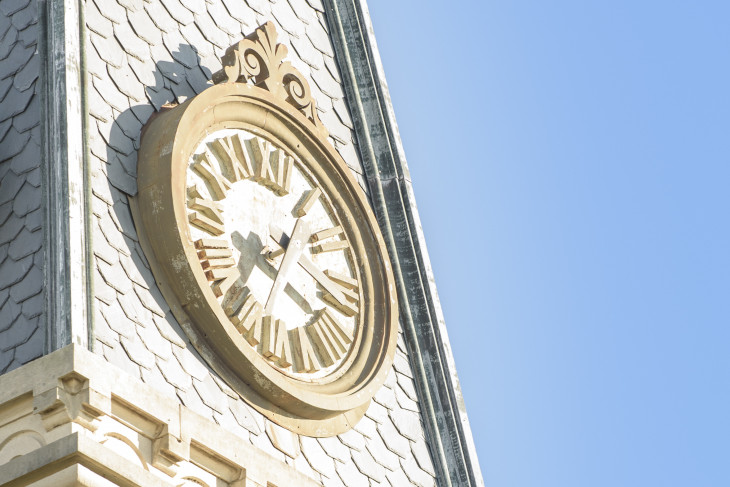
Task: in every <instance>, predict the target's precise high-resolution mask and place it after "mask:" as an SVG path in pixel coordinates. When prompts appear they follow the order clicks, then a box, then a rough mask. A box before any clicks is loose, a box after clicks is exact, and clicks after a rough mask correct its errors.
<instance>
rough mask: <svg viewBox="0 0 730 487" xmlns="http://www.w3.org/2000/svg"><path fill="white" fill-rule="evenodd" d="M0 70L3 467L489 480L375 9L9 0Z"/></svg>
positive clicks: (279, 1)
mask: <svg viewBox="0 0 730 487" xmlns="http://www.w3.org/2000/svg"><path fill="white" fill-rule="evenodd" d="M0 59H2V61H0V484H2V485H13V486H41V485H69V486H71V485H74V486H75V485H90V486H91V485H94V486H96V485H100V486H101V485H104V486H107V485H119V486H150V485H160V486H186V487H190V486H196V487H197V486H200V485H203V486H209V487H213V486H223V485H230V486H239V487H243V486H250V487H271V486H274V487H284V486H290V485H297V486H299V485H302V486H359V485H363V486H370V485H391V486H398V487H401V486H411V485H412V486H421V487H425V486H432V485H438V486H457V485H458V486H462V485H464V486H478V485H482V484H483V482H482V479H481V473H480V470H479V465H478V461H477V458H476V453H475V450H474V445H473V441H472V437H471V431H470V429H469V424H468V421H467V417H466V411H465V409H464V404H463V401H462V399H461V394H460V390H459V387H458V380H457V379H456V371H455V368H454V363H453V358H452V356H451V350H450V347H449V344H448V338H447V335H446V328H445V325H444V322H443V317H442V314H441V310H440V306H439V303H438V296H437V294H436V290H435V286H434V281H433V276H432V273H431V269H430V264H429V261H428V255H427V253H426V248H425V242H424V238H423V235H422V232H421V228H420V223H419V220H418V213H417V210H416V207H415V200H414V198H413V191H412V187H411V184H410V180H409V176H408V170H407V165H406V161H405V158H404V156H403V151H402V147H401V144H400V140H399V138H398V135H397V127H396V124H395V118H394V116H393V112H392V107H391V106H390V103H389V97H388V93H387V86H386V84H385V79H384V76H383V71H382V66H381V65H380V63H379V56H378V53H377V47H376V45H375V41H374V38H373V34H372V28H371V27H370V20H369V16H368V12H367V6H366V5H365V2H364V0H324V1H320V0H276V1H274V0H271V1H269V0H256V1H253V0H245V1H244V0H206V1H204V0H81V1H80V2H79V1H70V0H17V1H16V0H3V1H2V2H0Z"/></svg>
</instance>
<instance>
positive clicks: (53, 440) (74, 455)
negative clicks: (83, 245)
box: [0, 345, 320, 487]
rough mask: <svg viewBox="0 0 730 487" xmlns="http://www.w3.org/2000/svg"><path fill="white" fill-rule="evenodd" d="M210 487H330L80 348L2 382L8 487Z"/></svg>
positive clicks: (0, 480)
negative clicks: (94, 486)
mask: <svg viewBox="0 0 730 487" xmlns="http://www.w3.org/2000/svg"><path fill="white" fill-rule="evenodd" d="M11 455H14V456H13V457H11ZM51 477H53V480H51ZM69 479H71V480H69ZM41 481H42V482H41ZM38 482H41V483H38ZM201 484H202V485H209V486H211V487H212V486H213V485H216V486H217V485H230V486H235V487H259V486H276V487H283V486H286V485H297V486H312V487H314V486H319V485H320V484H319V483H317V482H315V481H314V480H312V479H311V478H309V477H307V476H305V475H303V474H302V473H300V472H298V471H296V470H295V469H294V468H293V467H291V466H289V465H287V464H286V463H284V462H282V461H280V460H278V459H275V458H273V457H271V456H270V455H268V454H266V453H264V452H262V451H260V450H258V449H256V448H255V447H253V446H251V445H250V444H249V443H248V442H247V441H245V440H244V439H242V438H239V437H238V436H236V435H234V434H232V433H230V432H229V431H226V430H224V429H223V428H222V427H220V426H219V425H217V424H216V423H214V422H212V421H210V420H208V419H206V418H203V417H202V416H200V415H198V414H196V413H193V412H192V411H190V410H188V409H187V408H185V407H184V406H181V405H179V404H178V403H177V400H176V399H174V398H169V397H167V396H165V395H163V394H160V393H159V392H157V391H155V390H153V389H152V388H150V387H149V386H147V385H145V384H143V383H142V382H141V381H139V380H138V379H136V378H132V377H130V376H129V375H127V374H126V373H124V372H122V371H121V370H119V369H117V368H116V367H114V366H112V365H110V364H108V363H107V362H105V361H104V360H103V359H101V358H100V357H98V356H96V355H94V354H92V353H91V352H89V351H87V350H86V349H83V348H80V347H78V346H75V345H70V346H67V347H65V348H63V349H61V350H58V351H56V352H54V353H52V354H50V355H47V356H45V357H42V358H40V359H38V360H35V361H33V362H31V363H29V364H26V365H24V366H23V367H20V368H18V369H16V370H14V371H12V372H10V373H8V374H5V375H3V376H0V485H13V486H15V485H18V486H21V485H22V486H25V485H34V486H36V485H37V486H40V485H54V486H56V485H129V486H137V485H139V486H154V485H159V486H168V485H176V486H180V485H183V486H187V485H191V486H193V485H195V486H198V485H201Z"/></svg>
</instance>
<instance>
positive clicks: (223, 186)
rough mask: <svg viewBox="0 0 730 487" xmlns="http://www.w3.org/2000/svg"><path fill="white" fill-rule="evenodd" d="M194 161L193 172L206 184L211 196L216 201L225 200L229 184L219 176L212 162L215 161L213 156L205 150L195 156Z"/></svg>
mask: <svg viewBox="0 0 730 487" xmlns="http://www.w3.org/2000/svg"><path fill="white" fill-rule="evenodd" d="M194 160H195V162H194V163H193V166H192V167H193V170H194V171H195V172H197V173H198V174H199V175H200V177H202V178H203V179H204V180H205V182H206V183H208V187H209V188H210V192H211V196H212V197H213V198H214V199H216V200H222V199H223V198H225V197H226V192H227V191H228V190H229V189H231V183H229V182H228V180H227V179H226V178H224V177H223V176H222V175H221V173H220V171H219V169H218V167H216V164H215V163H214V162H213V161H214V160H215V157H214V156H213V154H211V153H210V151H208V150H206V151H205V152H204V153H202V154H196V155H195V156H194Z"/></svg>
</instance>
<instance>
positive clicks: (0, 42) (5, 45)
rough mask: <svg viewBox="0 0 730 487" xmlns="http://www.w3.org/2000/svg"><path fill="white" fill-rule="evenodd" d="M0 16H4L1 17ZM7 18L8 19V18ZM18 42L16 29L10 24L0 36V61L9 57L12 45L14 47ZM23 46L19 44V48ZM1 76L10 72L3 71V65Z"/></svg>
mask: <svg viewBox="0 0 730 487" xmlns="http://www.w3.org/2000/svg"><path fill="white" fill-rule="evenodd" d="M0 18H4V17H1V16H0ZM8 20H9V19H8ZM17 42H18V29H16V28H15V27H13V26H12V25H11V26H10V28H9V29H8V30H7V32H5V35H4V36H2V37H0V61H5V59H6V58H7V57H9V55H10V53H11V52H12V51H13V47H15V46H16V45H17V44H16V43H17ZM22 47H23V46H22V45H21V48H22ZM3 73H4V74H3V76H6V75H8V74H11V73H9V72H5V66H3Z"/></svg>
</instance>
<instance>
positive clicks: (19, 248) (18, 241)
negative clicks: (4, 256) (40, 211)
mask: <svg viewBox="0 0 730 487" xmlns="http://www.w3.org/2000/svg"><path fill="white" fill-rule="evenodd" d="M42 244H43V232H41V231H37V232H31V231H29V230H28V229H27V228H23V229H22V230H21V231H20V233H19V234H18V235H17V236H16V237H15V238H14V239H13V240H12V241H11V242H10V247H9V248H8V255H9V256H10V258H11V259H13V260H20V259H22V258H23V257H27V256H29V255H31V254H33V253H35V252H36V251H37V250H38V249H40V248H41V245H42Z"/></svg>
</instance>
